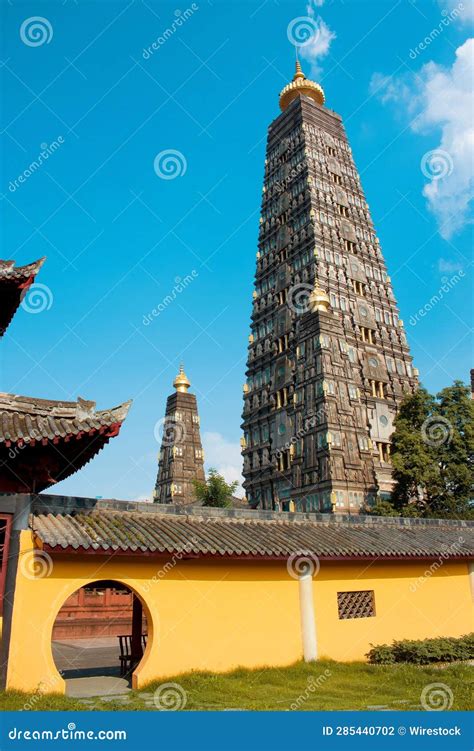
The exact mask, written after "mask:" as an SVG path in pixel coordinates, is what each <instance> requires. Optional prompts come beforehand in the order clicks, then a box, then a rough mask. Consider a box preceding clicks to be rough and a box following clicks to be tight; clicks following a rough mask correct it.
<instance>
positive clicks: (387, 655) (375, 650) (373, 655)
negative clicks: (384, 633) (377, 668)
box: [366, 644, 395, 665]
mask: <svg viewBox="0 0 474 751" xmlns="http://www.w3.org/2000/svg"><path fill="white" fill-rule="evenodd" d="M366 656H367V657H368V658H369V662H372V663H374V664H377V665H390V664H391V663H392V662H395V654H394V652H393V647H391V646H390V644H379V646H378V647H372V649H371V650H370V652H367V655H366Z"/></svg>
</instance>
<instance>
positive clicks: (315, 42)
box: [299, 0, 336, 78]
mask: <svg viewBox="0 0 474 751" xmlns="http://www.w3.org/2000/svg"><path fill="white" fill-rule="evenodd" d="M323 2H324V0H310V2H309V3H308V5H307V6H306V12H307V14H308V16H309V18H312V19H313V20H314V22H315V24H316V26H317V31H316V33H315V34H313V36H312V37H311V40H310V41H308V42H307V43H305V44H304V45H303V46H301V47H299V55H300V57H301V58H302V59H303V60H306V61H307V62H309V63H310V65H311V70H310V71H309V75H310V76H312V77H313V78H317V77H318V76H320V75H321V67H320V65H319V60H320V59H321V58H324V57H326V55H327V54H328V53H329V49H330V47H331V43H332V42H333V40H334V39H335V38H336V34H335V32H334V31H332V29H330V28H329V26H328V25H327V24H326V23H325V22H324V21H323V19H322V18H321V16H319V15H317V13H316V8H318V7H321V6H322V4H323Z"/></svg>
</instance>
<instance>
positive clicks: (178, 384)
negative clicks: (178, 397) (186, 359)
mask: <svg viewBox="0 0 474 751" xmlns="http://www.w3.org/2000/svg"><path fill="white" fill-rule="evenodd" d="M173 386H174V387H175V389H176V391H180V392H181V393H183V394H185V393H186V392H187V390H188V389H189V387H190V386H191V383H190V382H189V379H188V377H187V375H186V373H185V372H184V367H183V364H182V363H181V365H180V366H179V373H178V375H177V376H176V378H175V379H174V381H173Z"/></svg>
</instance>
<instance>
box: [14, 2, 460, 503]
mask: <svg viewBox="0 0 474 751" xmlns="http://www.w3.org/2000/svg"><path fill="white" fill-rule="evenodd" d="M461 5H462V3H461ZM458 7H459V4H457V3H454V2H453V1H452V0H449V2H447V3H446V4H443V5H440V4H438V3H437V2H428V0H426V1H425V2H422V0H419V1H418V2H415V0H413V2H409V1H408V0H401V1H399V2H382V1H381V0H376V1H374V2H364V1H357V0H352V1H350V0H345V2H337V1H334V2H326V3H322V2H321V0H318V2H317V3H315V4H313V5H311V6H309V7H307V6H306V5H305V3H304V2H302V3H297V2H291V3H288V2H283V1H282V0H279V2H278V3H277V2H274V1H273V0H266V2H260V1H257V2H237V1H234V2H218V1H217V0H213V2H207V1H206V0H202V1H201V2H198V3H196V4H194V5H192V4H191V3H188V2H187V0H185V2H183V3H182V4H181V5H180V6H179V8H177V6H176V5H174V4H170V3H168V2H153V0H147V2H140V1H138V0H136V1H135V2H128V3H127V2H115V1H114V0H112V1H109V0H106V1H105V2H104V1H102V2H98V1H97V2H83V1H82V0H78V2H74V1H73V0H66V2H62V0H58V2H42V1H41V0H36V1H35V2H18V1H16V0H12V2H11V3H9V4H8V3H3V5H2V11H1V12H2V16H3V19H2V20H3V23H2V37H3V38H2V47H3V52H2V59H3V60H4V61H6V62H5V64H4V65H3V67H2V69H1V75H2V87H3V101H2V105H3V107H2V110H3V121H4V123H3V128H2V131H3V132H2V157H3V158H2V162H3V169H2V178H1V181H2V187H1V193H2V196H3V199H4V200H3V202H2V207H3V221H2V235H3V236H2V252H1V254H2V257H4V258H14V259H15V260H16V262H17V263H18V264H23V263H28V262H30V261H32V260H34V259H36V258H38V257H40V256H43V255H46V256H47V262H46V264H45V265H44V266H43V269H42V271H41V272H40V275H39V276H38V278H37V282H38V283H40V284H41V285H45V286H46V289H43V288H42V287H41V288H38V290H37V291H38V293H39V294H40V297H41V295H43V296H46V304H44V303H43V305H42V306H41V305H40V307H45V309H44V310H42V311H41V312H38V313H33V312H28V311H27V310H25V309H23V310H20V311H19V312H18V314H17V316H16V318H15V321H14V323H13V325H12V326H11V327H10V330H9V332H8V333H7V335H6V336H5V337H4V342H3V345H2V349H1V353H0V358H1V360H0V374H1V384H0V388H1V390H2V391H8V392H13V393H20V394H26V395H35V396H38V397H46V398H53V399H58V400H65V399H76V398H77V397H78V396H82V397H84V398H87V399H93V400H96V401H97V406H98V408H106V407H110V406H113V405H115V404H118V403H120V402H122V401H125V400H127V399H129V398H132V399H133V400H134V403H133V406H132V410H131V412H130V414H129V417H128V418H127V420H126V422H125V424H124V427H123V428H122V432H121V434H120V436H119V437H118V438H116V439H114V440H113V441H111V443H110V444H109V446H107V447H106V448H105V450H104V451H103V452H101V454H100V455H99V456H98V457H97V458H96V459H95V460H94V461H93V462H91V463H90V464H89V465H88V466H87V467H86V468H84V469H83V470H82V471H81V472H79V473H78V474H76V475H75V476H73V477H71V478H69V479H68V480H66V481H65V482H63V483H61V484H60V485H58V486H57V487H56V489H55V492H56V491H57V492H64V493H71V494H77V495H91V496H96V495H97V496H109V497H110V496H115V497H119V498H138V497H147V496H149V495H150V492H151V490H152V488H153V485H154V481H155V476H156V455H157V452H158V449H159V446H158V443H157V441H156V439H155V437H154V428H155V424H156V423H157V421H158V420H159V419H160V418H161V417H162V415H163V413H164V407H165V400H166V397H167V395H168V394H169V393H170V391H171V390H172V388H171V384H172V380H173V378H174V376H175V373H176V371H177V368H178V365H179V363H180V361H181V360H182V361H184V364H185V369H186V372H187V374H188V376H189V377H190V380H191V382H192V386H193V390H194V392H195V393H196V394H197V396H198V400H199V408H200V413H201V425H202V431H203V434H204V444H205V448H206V455H207V459H208V463H210V464H211V465H214V466H218V468H219V469H221V470H222V471H224V473H225V474H226V475H227V477H228V478H229V479H233V478H234V477H235V476H236V474H237V473H238V471H239V465H240V460H239V448H238V441H239V438H240V415H241V408H242V384H243V382H244V379H245V376H244V371H245V360H246V351H247V337H248V333H249V321H250V308H251V295H252V281H253V275H254V270H255V253H256V250H257V247H256V244H257V232H258V219H259V209H260V200H261V189H262V178H263V167H264V158H265V140H266V130H267V127H268V125H269V123H270V122H271V121H272V120H273V119H274V118H275V117H276V116H277V115H278V112H279V110H278V93H279V91H280V89H281V88H282V87H283V86H284V85H285V84H286V83H287V82H288V80H289V79H290V78H291V76H292V74H293V67H294V46H292V44H291V43H290V41H289V39H288V35H287V28H288V25H289V24H290V22H292V20H293V19H295V18H299V17H307V18H310V19H311V21H312V22H313V23H314V25H315V28H317V35H315V36H313V38H312V42H311V44H306V45H305V47H304V49H302V56H303V58H305V57H306V58H310V59H306V60H305V59H303V67H304V69H305V70H306V72H307V74H309V72H310V71H311V70H312V71H313V72H314V73H316V74H317V75H318V77H319V80H320V82H322V84H323V86H324V89H325V92H326V98H327V105H328V106H329V107H330V108H331V109H334V110H336V111H337V112H339V113H340V114H341V115H342V117H343V118H344V122H345V126H346V129H347V133H348V136H349V139H350V143H351V146H352V149H353V153H354V157H355V160H356V164H357V166H358V168H359V170H360V172H361V176H362V184H363V187H364V190H365V193H366V196H367V200H368V202H369V205H370V208H371V212H372V216H373V219H374V223H375V226H376V230H377V232H378V234H379V237H380V240H381V243H382V248H383V251H384V254H385V258H386V262H387V265H388V269H389V274H390V275H391V277H392V280H393V285H394V289H395V294H396V296H397V299H398V303H399V306H400V309H401V317H402V318H403V319H404V321H405V325H406V329H407V335H408V338H409V342H410V344H411V347H412V352H413V356H414V359H415V365H416V366H417V367H418V368H419V370H420V375H421V378H422V381H423V383H424V384H425V385H426V386H427V387H428V388H429V389H430V390H434V391H436V390H438V389H440V388H442V387H443V386H445V385H447V384H448V383H450V382H451V381H452V380H453V379H455V378H460V379H463V380H465V381H467V379H468V372H469V368H470V367H471V358H470V353H471V346H472V343H471V340H470V336H469V327H470V326H471V325H472V306H471V294H470V290H471V289H472V282H471V275H470V268H469V266H470V245H471V240H472V234H471V227H470V225H469V205H468V203H469V200H470V191H472V164H471V165H470V166H469V162H470V159H469V156H468V157H467V159H466V150H465V149H466V145H467V144H469V143H471V145H472V140H471V141H470V140H469V139H472V130H471V131H470V128H471V129H472V126H471V125H470V120H469V116H466V113H469V101H468V95H469V92H468V89H469V85H466V82H467V83H468V84H470V85H471V86H472V78H470V75H471V74H470V70H469V68H468V63H467V62H466V59H467V54H466V53H467V52H468V51H469V48H468V47H466V46H465V43H466V40H467V39H468V38H469V36H470V34H471V32H472V30H471V27H470V24H469V18H468V16H469V15H472V12H471V11H469V8H468V3H467V0H466V8H465V9H464V12H463V13H460V14H459V13H454V15H452V10H453V9H455V8H458ZM186 10H188V11H190V12H188V13H187V14H186V15H187V18H186V20H185V21H182V22H181V23H180V24H179V25H177V24H176V23H175V25H174V27H172V24H173V21H176V19H177V18H179V17H182V16H183V14H184V13H185V11H186ZM443 11H444V13H443ZM448 13H449V14H451V15H447V14H448ZM37 16H39V17H41V18H42V19H43V20H42V21H40V22H39V23H40V26H42V28H40V29H39V36H35V34H34V29H33V30H32V29H29V28H28V26H29V25H30V26H31V22H30V24H29V25H28V23H24V22H26V21H28V19H31V18H32V17H37ZM443 19H444V22H443ZM167 28H172V29H173V33H172V34H167V38H166V39H163V34H164V32H165V30H166V29H167ZM433 30H438V32H437V33H433ZM29 35H31V36H29ZM42 35H43V36H42ZM316 37H317V38H316ZM160 38H161V40H160ZM427 38H428V42H427V43H426V39H427ZM25 40H26V41H25ZM156 40H160V41H159V42H158V43H157V44H155V47H156V49H153V48H152V52H151V54H148V53H146V52H145V53H144V50H146V49H147V48H150V47H151V45H152V43H153V42H156ZM423 40H425V42H423ZM39 42H41V43H39ZM420 42H421V43H422V45H421V48H420ZM463 45H464V46H463ZM460 50H461V52H460ZM455 60H458V63H457V65H456V63H455ZM54 142H56V143H55V145H54V147H53V148H51V147H50V151H51V154H50V155H49V157H48V159H47V160H46V161H45V162H44V163H43V164H42V165H41V166H40V167H39V168H38V169H37V170H35V171H34V172H33V173H32V174H31V175H29V176H28V177H26V178H24V179H23V180H22V181H21V182H20V181H19V176H20V175H23V173H24V171H25V170H27V168H28V166H29V165H30V163H31V162H32V161H34V160H35V159H38V156H39V154H40V152H41V150H42V148H44V144H48V145H51V144H53V143H54ZM169 150H172V151H175V152H179V154H178V156H177V161H176V163H175V164H174V165H173V164H172V162H167V163H166V161H165V162H164V163H163V161H162V159H161V158H158V160H156V157H157V155H160V154H161V153H162V152H164V151H169ZM432 151H436V152H437V154H438V156H439V152H440V151H441V166H440V165H439V163H438V164H437V163H436V158H435V161H434V162H433V160H432V158H431V157H430V156H429V154H430V152H432ZM427 154H428V157H427V156H426V155H427ZM446 155H447V156H446ZM435 157H436V155H435ZM422 160H424V168H423V169H422V167H421V163H422ZM438 162H439V159H438ZM155 164H156V165H158V167H157V170H155V168H154V165H155ZM159 165H161V171H162V172H163V170H166V169H167V168H170V169H171V172H170V173H167V172H166V171H165V173H164V174H165V177H168V178H169V177H170V176H171V177H172V178H173V179H164V178H163V177H162V176H161V177H160V174H159V173H160V167H159ZM427 165H428V166H427ZM174 169H175V170H176V171H177V175H175V173H174V172H173V170H174ZM437 169H438V170H439V169H441V170H444V171H445V173H446V175H445V177H443V178H441V179H440V180H437V179H436V177H437V175H438V176H439V172H438V173H437V174H436V170H437ZM469 170H471V171H470V172H469ZM157 172H158V174H157ZM433 174H434V175H435V179H433ZM443 174H444V173H443ZM15 181H16V182H15ZM454 215H455V219H454V220H453V218H452V217H453V216H454ZM454 276H455V277H456V278H455V280H454V282H453V281H451V280H452V279H453V277H454ZM188 277H189V278H190V279H191V281H189V283H187V284H186V285H182V286H185V288H184V289H182V287H180V286H178V285H179V280H180V279H181V280H184V279H186V278H188ZM447 280H448V281H447ZM443 284H444V285H445V286H446V285H447V286H448V291H447V292H442V293H441V294H440V290H441V288H442V286H443ZM173 290H174V298H175V299H174V300H173V301H172V302H171V303H169V304H164V303H163V301H164V300H165V298H167V296H169V295H171V296H173ZM179 290H182V291H179ZM433 296H437V301H435V302H433V301H432V300H433ZM430 300H431V301H432V302H431V303H430ZM33 303H34V301H33V300H32V301H31V306H30V307H34V305H33ZM160 304H161V306H160ZM159 306H160V307H159ZM424 306H428V310H427V311H425V314H424V315H422V316H420V315H417V312H418V311H419V310H420V309H423V308H424ZM154 309H155V310H159V315H153V314H152V311H153V310H154ZM150 314H151V320H150V317H149V318H147V319H146V317H147V316H150ZM144 319H146V320H148V321H149V322H148V323H147V324H146V325H145V323H144ZM410 320H411V321H412V323H410ZM413 321H414V323H413Z"/></svg>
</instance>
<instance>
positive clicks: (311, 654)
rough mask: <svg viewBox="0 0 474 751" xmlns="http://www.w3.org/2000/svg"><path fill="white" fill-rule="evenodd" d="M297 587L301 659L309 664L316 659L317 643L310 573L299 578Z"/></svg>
mask: <svg viewBox="0 0 474 751" xmlns="http://www.w3.org/2000/svg"><path fill="white" fill-rule="evenodd" d="M299 587H300V616H301V636H302V640H303V657H304V660H305V662H311V661H313V660H317V658H318V642H317V638H316V620H315V617H314V604H313V577H312V576H311V574H310V573H308V574H303V575H302V576H300V577H299Z"/></svg>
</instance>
